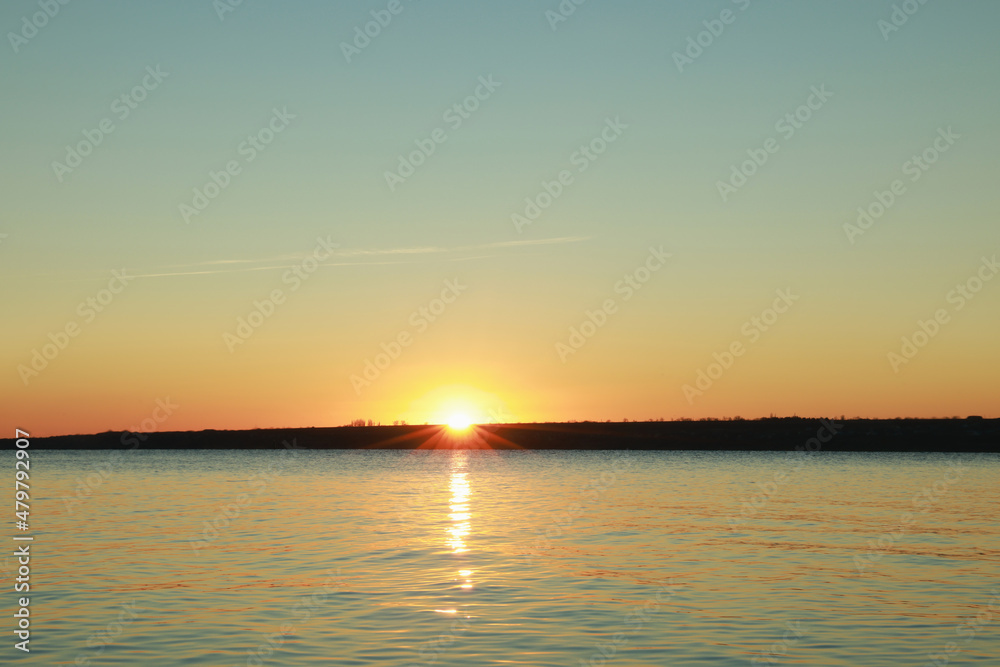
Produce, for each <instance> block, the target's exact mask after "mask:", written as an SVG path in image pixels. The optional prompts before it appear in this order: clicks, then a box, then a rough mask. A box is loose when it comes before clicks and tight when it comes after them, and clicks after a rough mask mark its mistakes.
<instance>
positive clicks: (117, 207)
mask: <svg viewBox="0 0 1000 667" xmlns="http://www.w3.org/2000/svg"><path fill="white" fill-rule="evenodd" d="M46 11H48V14H46V13H45V12H46ZM998 20H1000V5H998V4H997V3H996V2H992V1H990V0H969V1H967V2H962V3H945V2H935V1H933V0H932V1H930V2H926V3H925V4H919V3H918V2H916V1H915V0H914V1H911V2H902V3H900V2H896V3H893V2H888V1H883V0H877V1H873V2H863V3H862V2H854V3H846V2H838V3H829V2H828V3H819V2H792V1H784V2H768V3H764V2H759V1H757V0H734V1H730V0H714V1H711V2H698V3H690V2H667V1H659V2H654V1H651V0H631V1H629V0H623V1H622V2H614V3H612V2H600V1H598V0H589V1H586V2H583V3H582V4H576V3H575V2H574V1H573V0H566V1H565V2H562V3H559V2H557V1H556V0H547V1H533V2H529V1H527V0H505V2H502V3H501V2H483V1H478V2H470V1H469V0H451V1H447V0H442V1H439V2H431V1H430V0H399V1H398V2H395V1H393V2H390V1H389V0H378V1H375V2H367V1H366V2H336V3H330V2H319V1H308V0H303V1H297V2H265V1H264V0H243V2H241V3H239V4H236V2H235V0H232V1H230V0H218V2H212V1H210V0H197V1H195V0H187V1H181V2H171V3H154V2H121V1H108V2H100V3H96V2H69V3H68V4H65V5H62V4H59V3H57V2H53V3H52V4H51V5H49V4H48V3H47V2H46V1H45V0H41V1H40V2H39V0H35V1H34V2H31V1H28V0H11V1H9V2H5V3H3V5H2V6H0V29H2V32H3V33H4V35H5V39H4V42H5V43H4V44H3V45H0V80H2V82H3V93H2V97H0V109H2V120H0V122H2V124H3V132H2V133H0V152H2V155H3V160H2V161H0V170H2V172H0V194H2V201H3V204H4V205H3V214H2V216H0V308H2V311H3V313H4V326H3V344H2V346H0V362H2V368H3V373H2V375H0V405H2V406H3V408H2V419H0V421H2V422H3V423H2V428H3V429H4V430H5V431H9V432H12V431H13V429H14V428H21V429H25V430H28V431H30V432H31V433H32V435H43V436H44V435H55V434H71V433H94V432H102V431H108V430H122V429H129V430H133V431H142V430H147V431H148V430H189V429H204V428H216V429H241V428H256V427H260V428H265V427H298V426H336V425H341V424H345V423H348V422H349V421H351V420H353V419H357V418H362V419H373V420H375V421H376V422H381V423H382V424H387V423H392V422H394V421H397V420H405V421H407V422H408V423H425V422H430V423H439V422H443V421H446V420H448V419H450V418H451V417H453V416H454V415H457V414H463V415H466V416H467V417H468V418H469V419H471V420H473V421H482V422H485V421H562V420H608V419H610V420H616V421H617V420H621V419H630V420H631V419H651V418H664V419H678V418H704V417H732V416H742V417H744V418H753V417H762V416H768V415H771V414H775V415H779V416H789V415H798V416H838V415H846V416H847V417H853V416H860V417H934V416H939V417H948V416H963V417H964V416H967V415H983V416H987V417H1000V410H998V407H997V406H998V405H1000V402H998V401H997V398H998V380H997V377H998V376H997V370H998V368H1000V349H998V346H997V345H996V336H997V334H996V332H997V330H998V324H1000V280H992V278H994V277H995V274H996V273H997V272H998V271H1000V267H998V266H997V265H996V263H995V258H996V256H997V253H998V251H1000V233H998V225H997V220H998V215H997V214H998V208H1000V203H998V202H1000V200H998V198H997V197H996V188H997V180H998V175H1000V167H998V164H1000V163H998V161H997V155H998V154H1000V127H998V124H997V122H996V118H997V117H998V106H1000V105H998V102H1000V66H998V65H1000V42H998V41H997V39H996V25H997V22H998Z"/></svg>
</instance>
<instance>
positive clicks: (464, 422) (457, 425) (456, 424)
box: [448, 413, 472, 431]
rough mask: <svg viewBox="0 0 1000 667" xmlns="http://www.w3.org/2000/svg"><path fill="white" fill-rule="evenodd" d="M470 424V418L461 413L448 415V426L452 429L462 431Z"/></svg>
mask: <svg viewBox="0 0 1000 667" xmlns="http://www.w3.org/2000/svg"><path fill="white" fill-rule="evenodd" d="M470 426H472V420H471V419H469V416H468V415H466V414H463V413H458V414H453V415H451V416H450V417H448V428H450V429H451V430H452V431H464V430H465V429H467V428H469V427H470Z"/></svg>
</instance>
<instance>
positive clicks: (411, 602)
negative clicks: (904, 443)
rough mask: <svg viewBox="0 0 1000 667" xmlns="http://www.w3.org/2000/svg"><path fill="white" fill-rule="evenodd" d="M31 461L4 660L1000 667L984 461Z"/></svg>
mask: <svg viewBox="0 0 1000 667" xmlns="http://www.w3.org/2000/svg"><path fill="white" fill-rule="evenodd" d="M4 459H5V462H6V463H7V464H8V465H7V466H6V469H8V470H11V471H12V470H13V467H14V466H13V455H12V453H11V452H5V454H4ZM31 466H32V467H31V492H32V498H31V530H30V531H29V533H28V534H30V535H32V536H33V537H34V541H33V542H31V553H32V560H31V587H32V588H31V591H30V594H29V595H30V610H31V641H30V646H31V649H32V650H31V653H30V654H25V653H22V652H21V651H17V650H15V649H14V648H13V643H14V641H16V639H15V638H13V635H12V631H13V629H14V627H15V621H14V619H12V617H11V611H12V610H13V609H14V603H15V599H16V598H15V596H14V594H13V593H12V592H11V588H12V584H13V579H14V577H15V576H16V572H15V571H16V568H17V563H16V560H15V559H14V558H13V557H11V556H9V555H8V556H6V557H5V558H4V559H3V560H2V561H0V566H2V567H3V569H4V580H5V582H10V583H5V584H4V586H5V590H6V591H8V592H7V593H6V595H5V604H4V608H5V609H7V610H8V612H6V613H5V614H4V616H5V617H6V618H7V619H8V620H7V622H6V625H7V627H6V628H4V632H3V634H4V636H6V637H7V638H8V639H7V640H6V641H5V645H4V646H3V647H2V649H0V663H2V664H25V665H28V664H38V665H229V666H235V665H291V666H298V665H352V666H357V665H382V666H387V667H396V666H407V665H438V666H450V665H456V666H458V665H461V666H475V665H496V666H507V667H513V666H518V665H525V666H532V667H547V666H550V665H552V666H555V665H565V666H572V667H578V666H579V665H581V664H583V665H614V666H618V667H639V666H642V667H647V666H665V665H679V666H687V665H691V666H694V665H698V666H706V665H712V666H714V665H747V664H776V665H781V664H786V665H852V666H855V665H862V666H866V667H879V666H882V665H887V666H888V665H893V666H897V665H914V666H921V667H923V666H924V665H929V664H933V663H932V662H931V660H932V658H931V657H929V656H936V657H937V660H938V664H945V663H946V662H947V663H949V664H954V665H994V666H995V665H1000V522H998V510H1000V457H997V456H994V455H974V454H959V455H946V454H857V453H836V452H817V453H814V454H809V455H805V454H796V453H777V452H775V453H771V452H765V453H742V452H621V453H612V452H551V451H543V452H524V451H513V452H512V451H504V452H492V451H433V452H425V451H421V452H413V451H384V450H379V451H305V450H300V451H296V450H294V449H285V450H275V451H209V452H182V451H148V450H142V449H138V450H134V451H130V452H124V453H122V454H121V455H120V458H112V457H111V454H110V453H109V452H46V451H41V450H38V449H34V448H33V449H32V451H31ZM12 478H13V476H12V475H11V479H12ZM10 484H11V486H13V482H12V481H11V482H10ZM15 532H16V531H15V530H14V528H13V527H11V528H10V529H9V531H8V534H9V535H11V534H14V533H15ZM8 540H9V538H8ZM8 543H9V544H11V542H9V541H8ZM14 544H23V543H14ZM12 552H13V548H12V549H11V550H10V551H9V552H8V553H12ZM19 595H25V594H19ZM991 606H992V611H991V609H990V608H991Z"/></svg>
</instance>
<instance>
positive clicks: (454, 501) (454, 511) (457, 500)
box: [447, 451, 472, 590]
mask: <svg viewBox="0 0 1000 667" xmlns="http://www.w3.org/2000/svg"><path fill="white" fill-rule="evenodd" d="M468 463H469V453H468V452H467V451H456V452H455V453H454V454H453V455H452V459H451V501H450V505H449V509H450V513H449V514H448V518H449V519H451V524H450V525H449V526H448V535H449V538H448V540H447V544H448V546H449V547H450V548H451V552H452V553H453V554H465V553H468V551H469V547H468V545H467V544H466V542H465V538H466V536H468V535H469V533H470V532H471V531H472V521H471V520H472V512H471V511H470V510H469V496H470V495H471V493H472V491H471V488H470V485H469V479H468V475H469V473H468V470H467V467H468ZM458 576H459V579H460V580H461V581H462V582H463V583H462V584H460V588H462V589H465V590H469V589H471V588H472V570H465V569H463V570H459V571H458Z"/></svg>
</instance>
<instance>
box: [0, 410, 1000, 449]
mask: <svg viewBox="0 0 1000 667" xmlns="http://www.w3.org/2000/svg"><path fill="white" fill-rule="evenodd" d="M284 442H289V443H292V442H294V444H295V446H297V447H301V448H303V449H417V448H443V449H483V448H493V449H527V450H544V449H554V450H629V449H631V450H659V451H670V450H679V451H685V450H687V451H691V450H704V451H787V450H795V449H797V448H803V449H806V450H808V451H820V450H822V451H864V452H1000V419H981V418H972V417H970V418H967V419H848V420H836V419H834V420H825V419H818V418H817V419H808V418H801V417H788V418H771V419H757V420H732V421H729V420H725V421H722V420H720V421H716V420H709V421H647V422H568V423H535V424H484V425H479V426H474V427H472V428H470V429H469V430H468V431H465V432H458V433H456V432H454V431H451V430H450V429H448V427H446V426H439V425H405V426H335V427H322V428H276V429H254V430H245V431H217V430H205V431H173V432H162V433H161V432H151V433H129V432H127V431H126V432H121V431H109V432H106V433H98V434H93V435H60V436H50V437H39V438H32V439H31V446H32V449H34V450H109V449H177V450H214V449H234V450H235V449H283V448H284V447H285V446H284V445H283V443H284ZM0 447H2V448H3V449H13V448H14V440H13V439H4V440H0Z"/></svg>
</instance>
